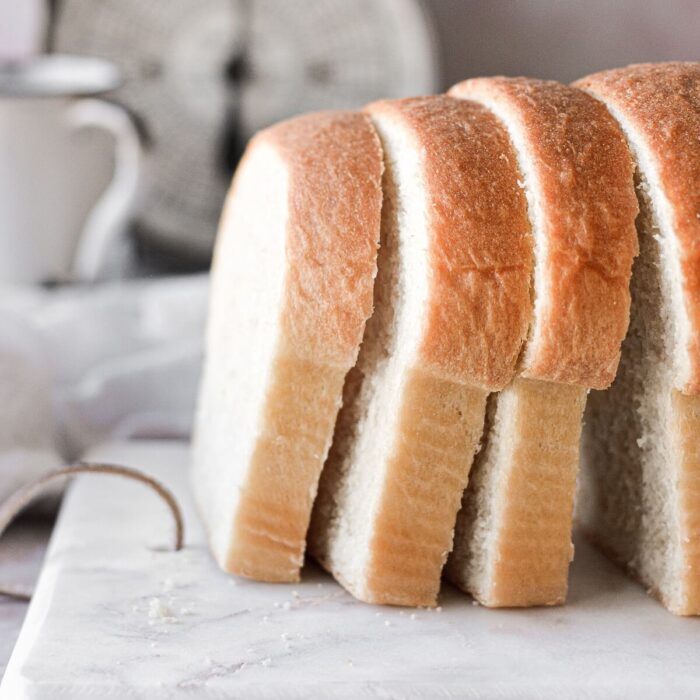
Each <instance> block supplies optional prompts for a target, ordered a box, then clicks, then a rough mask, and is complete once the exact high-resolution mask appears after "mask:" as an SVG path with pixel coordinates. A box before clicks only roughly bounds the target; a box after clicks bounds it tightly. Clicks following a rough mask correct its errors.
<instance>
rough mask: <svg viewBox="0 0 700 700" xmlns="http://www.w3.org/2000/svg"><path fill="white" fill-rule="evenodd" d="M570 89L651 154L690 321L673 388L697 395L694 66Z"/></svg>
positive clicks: (699, 146)
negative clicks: (681, 372) (619, 122)
mask: <svg viewBox="0 0 700 700" xmlns="http://www.w3.org/2000/svg"><path fill="white" fill-rule="evenodd" d="M576 85H577V86H578V87H580V88H582V89H584V90H587V91H589V92H591V93H592V94H593V95H595V96H597V97H600V99H602V100H604V101H605V102H606V103H607V104H609V105H610V106H611V107H612V108H613V109H614V111H615V112H617V113H620V114H622V115H624V117H625V120H626V121H627V122H628V123H630V124H631V125H632V127H633V128H634V129H635V131H637V132H638V133H639V135H640V136H641V139H642V140H643V142H644V143H645V144H646V145H647V146H648V149H649V151H650V153H651V154H652V158H653V159H654V163H655V165H656V168H657V170H658V176H659V180H660V184H661V187H662V189H663V191H664V194H665V196H666V199H667V200H668V202H669V204H670V206H671V209H672V216H673V228H674V232H675V235H676V239H677V241H678V250H679V253H680V264H681V271H682V274H683V288H684V296H685V306H686V310H687V314H688V318H689V321H690V338H689V344H688V351H689V355H690V363H691V368H690V374H689V376H688V377H687V380H686V381H685V382H684V384H683V385H682V386H679V389H681V390H682V391H684V392H685V393H686V394H700V63H658V64H650V63H647V64H639V65H633V66H628V67H627V68H619V69H616V70H609V71H604V72H602V73H596V74H594V75H589V76H587V77H585V78H582V79H581V80H579V81H577V82H576Z"/></svg>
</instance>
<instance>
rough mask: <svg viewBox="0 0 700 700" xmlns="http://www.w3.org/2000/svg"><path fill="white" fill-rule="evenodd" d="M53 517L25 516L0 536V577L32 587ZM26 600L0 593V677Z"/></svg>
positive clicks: (16, 633) (21, 617) (15, 583)
mask: <svg viewBox="0 0 700 700" xmlns="http://www.w3.org/2000/svg"><path fill="white" fill-rule="evenodd" d="M52 527H53V518H48V517H45V518H36V517H24V518H22V519H21V520H19V521H18V522H17V523H16V524H15V525H13V526H12V527H10V528H9V529H8V531H7V532H6V533H5V534H4V535H3V537H2V540H0V580H1V581H2V583H7V584H13V585H21V586H23V587H27V588H31V587H32V586H33V585H34V582H35V581H36V579H37V576H38V575H39V569H40V568H41V563H42V561H43V559H44V553H45V552H46V546H47V545H48V542H49V536H50V535H51V529H52ZM27 606H28V603H25V602H24V601H21V600H15V599H13V598H4V597H2V596H0V677H2V675H3V673H4V672H5V666H6V665H7V661H8V660H9V658H10V654H11V653H12V649H13V647H14V646H15V642H16V641H17V635H18V634H19V631H20V628H21V627H22V622H23V621H24V616H25V614H26V612H27Z"/></svg>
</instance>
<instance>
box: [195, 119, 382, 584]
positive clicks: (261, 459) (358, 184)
mask: <svg viewBox="0 0 700 700" xmlns="http://www.w3.org/2000/svg"><path fill="white" fill-rule="evenodd" d="M261 143H265V144H268V145H270V146H272V147H273V148H274V149H275V150H276V151H277V153H278V154H279V155H280V156H281V158H282V160H283V161H284V162H285V164H286V167H287V168H288V182H289V195H288V196H289V200H288V203H289V211H288V223H287V230H286V239H285V250H286V257H287V260H286V273H285V274H286V278H285V285H284V297H283V301H282V309H281V310H280V319H281V323H282V337H281V342H280V345H279V348H278V352H277V355H276V357H275V360H274V365H273V367H271V370H270V377H269V380H268V383H269V386H268V389H267V395H266V399H265V405H264V409H263V415H262V416H261V422H260V426H261V428H260V434H259V435H258V436H257V438H256V441H255V444H254V448H253V453H252V457H251V459H250V462H249V464H247V465H245V467H244V470H245V474H246V476H245V480H244V482H243V483H242V484H241V489H240V498H239V501H238V505H237V507H236V511H235V513H234V518H233V529H232V532H231V535H230V537H229V540H228V543H229V546H228V549H227V551H226V552H225V553H223V554H222V555H221V556H220V563H221V565H222V567H223V568H224V569H225V570H227V571H229V572H231V573H236V574H239V575H242V576H247V577H250V578H254V579H258V580H265V581H297V580H298V579H299V570H300V568H301V565H302V564H303V558H304V550H305V536H306V531H307V528H308V524H309V519H310V515H311V508H312V505H313V499H314V495H315V492H316V487H317V483H318V478H319V475H320V472H321V468H322V466H323V461H324V459H325V456H326V454H327V451H328V448H329V445H330V442H331V439H332V435H333V427H334V423H335V418H336V415H337V412H338V409H339V407H340V403H341V395H342V387H343V380H344V378H345V374H346V372H347V371H348V370H349V369H350V368H351V367H352V365H353V364H354V363H355V360H356V357H357V352H358V348H359V345H360V341H361V339H362V334H363V331H364V326H365V321H366V320H367V318H368V317H369V315H370V314H371V311H372V300H373V295H372V291H373V284H374V277H375V275H376V269H377V267H376V256H377V248H378V244H379V231H380V218H381V200H382V191H381V177H382V170H383V155H382V152H381V146H380V143H379V139H378V137H377V135H376V132H375V130H374V127H373V126H372V123H371V120H370V119H369V118H368V117H367V116H366V115H363V114H355V113H349V112H323V113H316V114H309V115H305V116H302V117H298V118H295V119H292V120H289V121H287V122H282V123H280V124H277V125H276V126H273V127H271V128H270V129H267V130H266V131H263V132H261V133H260V134H258V135H257V136H256V138H255V139H254V140H253V141H252V142H251V145H250V146H249V151H250V149H253V148H256V147H258V145H259V144H261ZM241 172H242V171H241ZM234 187H235V183H234ZM225 226H226V224H225V222H224V223H223V224H222V227H224V228H225ZM229 235H245V232H238V231H235V232H233V231H230V232H229ZM261 274H265V270H264V269H263V270H261ZM224 380H225V378H223V377H222V381H224ZM204 508H206V504H204ZM205 515H206V513H205Z"/></svg>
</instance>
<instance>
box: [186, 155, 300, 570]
mask: <svg viewBox="0 0 700 700" xmlns="http://www.w3.org/2000/svg"><path fill="white" fill-rule="evenodd" d="M287 200H288V173H287V168H286V165H285V164H284V162H283V161H282V160H281V158H280V157H279V155H278V154H277V152H276V151H275V150H274V148H272V147H271V146H269V145H268V144H265V143H260V144H257V145H256V147H254V148H252V149H251V150H250V151H249V153H248V155H247V156H246V160H245V161H244V164H243V166H242V167H241V169H240V171H239V173H238V174H237V176H236V179H235V182H234V186H233V188H232V190H231V193H230V195H229V198H228V200H227V202H226V206H225V209H224V214H223V218H222V225H221V230H220V233H219V237H218V239H217V248H216V252H215V260H214V264H213V268H212V276H211V292H210V298H211V306H210V312H209V320H208V328H207V337H206V361H205V366H204V374H203V379H202V383H201V387H200V395H199V403H198V412H197V419H196V426H195V432H194V443H193V457H192V459H193V468H192V484H193V488H194V492H195V497H196V500H197V502H198V504H199V507H200V509H201V510H202V512H203V513H206V518H204V520H205V522H206V523H207V526H208V530H209V536H210V540H211V547H212V551H213V552H214V555H215V557H216V558H217V560H218V561H219V563H220V565H221V566H222V567H225V566H226V560H227V558H228V549H229V547H230V543H231V537H232V530H233V518H234V513H235V511H236V505H237V503H238V499H239V494H240V489H241V487H242V486H243V485H244V482H245V479H246V476H247V468H248V465H249V464H250V461H251V456H252V452H253V450H254V447H255V444H256V440H257V436H258V434H259V433H260V430H261V425H260V423H261V420H262V412H263V407H264V403H265V392H266V390H267V388H268V386H269V384H270V382H269V374H270V372H271V371H272V365H273V358H274V357H275V355H276V348H277V345H278V343H279V341H280V338H279V329H280V312H281V308H280V307H281V298H282V293H283V287H284V279H285V262H286V261H285V239H286V235H285V231H286V222H287Z"/></svg>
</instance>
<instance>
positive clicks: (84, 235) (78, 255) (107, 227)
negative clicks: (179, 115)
mask: <svg viewBox="0 0 700 700" xmlns="http://www.w3.org/2000/svg"><path fill="white" fill-rule="evenodd" d="M66 116H67V118H68V123H69V125H70V126H71V127H72V128H74V129H82V128H86V127H96V128H99V129H104V130H105V131H108V132H109V133H110V134H112V135H113V136H114V140H115V147H114V176H113V177H112V181H111V182H110V184H109V185H108V186H107V189H106V190H105V191H104V192H103V193H102V196H101V197H100V198H99V199H98V201H97V203H96V204H95V206H94V207H93V208H92V210H91V211H90V214H89V215H88V217H87V220H86V222H85V225H84V227H83V230H82V232H81V235H80V239H79V241H78V245H77V248H76V251H75V256H74V258H73V265H72V271H71V276H72V278H73V279H76V280H83V281H95V280H97V279H98V278H99V276H100V273H101V271H102V269H103V267H104V262H105V255H106V253H107V251H108V250H109V247H110V245H111V244H112V242H113V241H114V240H116V239H117V238H119V237H121V236H123V235H124V234H125V233H126V227H127V224H128V221H129V217H130V215H131V212H132V211H133V208H134V205H135V203H136V198H137V195H138V190H139V179H140V171H141V160H142V147H141V139H140V138H139V134H138V131H137V130H136V127H135V125H134V122H133V121H132V119H131V117H130V116H129V114H128V112H127V111H126V110H125V109H124V108H122V107H120V106H118V105H115V104H113V103H111V102H105V101H103V100H97V99H92V98H89V99H84V100H80V101H79V102H76V103H74V104H72V105H71V106H70V107H69V108H68V112H67V115H66Z"/></svg>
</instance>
